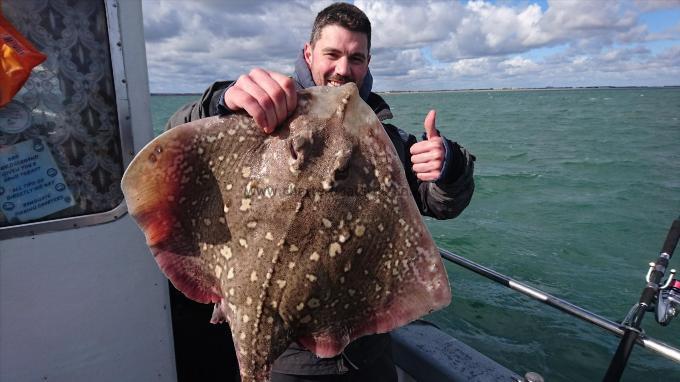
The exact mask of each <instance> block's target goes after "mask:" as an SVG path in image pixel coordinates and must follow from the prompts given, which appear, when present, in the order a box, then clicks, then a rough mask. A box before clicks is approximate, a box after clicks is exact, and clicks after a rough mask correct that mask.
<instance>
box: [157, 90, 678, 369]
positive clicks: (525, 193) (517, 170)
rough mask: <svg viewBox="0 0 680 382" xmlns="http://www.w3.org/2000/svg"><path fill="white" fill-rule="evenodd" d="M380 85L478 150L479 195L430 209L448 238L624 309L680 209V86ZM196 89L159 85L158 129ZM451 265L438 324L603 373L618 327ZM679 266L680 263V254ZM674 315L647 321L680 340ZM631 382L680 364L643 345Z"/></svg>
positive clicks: (527, 278)
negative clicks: (427, 88)
mask: <svg viewBox="0 0 680 382" xmlns="http://www.w3.org/2000/svg"><path fill="white" fill-rule="evenodd" d="M381 95H382V96H383V97H384V98H385V100H386V101H387V102H388V103H389V104H390V106H391V109H392V112H393V114H394V119H393V120H392V121H391V122H392V123H393V124H395V125H397V126H399V127H400V128H402V129H404V130H406V131H408V132H410V133H413V134H416V135H417V136H419V137H420V136H421V135H422V133H423V131H424V130H423V119H424V118H425V115H426V114H427V112H428V110H430V109H435V110H437V128H438V129H439V131H440V132H441V134H442V135H444V136H445V137H447V138H449V139H451V140H454V141H457V142H458V143H460V144H461V145H462V146H464V147H465V148H467V149H468V150H469V151H470V152H472V153H473V154H474V155H475V157H476V158H477V159H476V162H475V192H474V196H473V199H472V202H471V203H470V205H469V207H468V208H467V209H466V210H465V211H464V212H463V213H462V214H461V215H460V216H459V217H457V218H456V219H453V220H446V221H437V220H434V219H430V218H426V219H425V221H426V223H427V225H428V227H429V229H430V231H431V233H432V236H433V237H434V238H435V241H436V242H437V244H438V245H439V246H440V247H442V248H446V249H448V250H450V251H452V252H454V253H456V254H458V255H461V256H464V257H466V258H468V259H470V260H472V261H474V262H476V263H478V264H481V265H483V266H485V267H487V268H491V269H493V270H495V271H497V272H500V273H502V274H504V275H507V276H509V277H512V278H513V279H515V280H517V281H519V282H522V283H525V284H527V285H529V286H532V287H535V288H538V289H540V290H543V291H544V292H547V293H549V294H551V295H553V296H555V297H558V298H560V299H563V300H566V301H569V302H570V303H572V304H575V305H578V306H580V307H582V308H584V309H586V310H588V311H590V312H593V313H595V314H598V315H600V316H602V317H605V318H608V319H610V320H613V321H617V322H620V321H621V320H622V319H623V318H624V317H625V315H626V314H627V312H628V311H629V309H630V308H631V307H632V306H633V305H634V304H635V303H636V302H637V301H638V299H639V298H640V294H641V292H642V290H643V288H644V286H645V284H646V283H645V275H646V273H647V270H648V268H649V265H648V263H649V262H650V261H654V260H655V259H656V258H657V256H658V254H659V251H660V250H661V246H662V244H663V242H664V239H665V237H666V234H667V231H668V229H669V227H670V225H671V223H672V222H673V220H674V219H676V218H678V217H679V216H680V88H589V89H545V90H521V91H518V90H498V91H492V90H488V91H486V90H476V91H446V92H407V93H383V94H381ZM197 98H198V95H154V96H152V97H151V106H152V116H153V123H154V128H155V130H156V132H157V133H160V132H161V131H162V129H163V125H164V123H165V121H166V120H167V119H168V117H169V116H170V115H171V114H172V113H173V112H174V111H175V110H176V109H177V108H178V107H179V106H181V105H183V104H185V103H187V102H190V101H192V100H196V99H197ZM678 252H680V249H679V250H678ZM446 267H447V270H448V273H449V279H450V282H451V286H452V290H453V300H452V303H451V304H450V305H449V306H448V307H447V308H445V309H443V310H441V311H438V312H435V313H433V314H431V315H430V316H428V317H427V318H428V319H429V320H431V321H433V322H434V323H436V324H437V325H438V326H439V327H440V328H442V329H443V330H445V331H446V332H448V333H450V334H451V335H452V336H454V337H455V338H457V339H459V340H461V341H463V342H465V343H466V344H468V345H469V346H472V347H473V348H475V349H477V350H478V351H480V352H482V353H483V354H485V355H487V356H488V357H490V358H492V359H494V360H495V361H497V362H499V363H501V364H502V365H504V366H506V367H508V368H510V369H511V370H513V371H515V372H517V373H518V374H520V375H523V374H524V373H526V372H528V371H534V372H538V373H539V374H541V375H542V376H543V377H544V378H545V380H546V381H550V382H558V381H599V380H601V379H602V377H603V376H604V374H605V372H606V370H607V367H608V365H609V362H610V360H611V358H612V356H613V354H614V353H615V350H616V347H617V344H618V342H619V338H618V337H616V336H615V335H613V334H610V333H609V332H606V331H605V330H604V329H600V328H598V327H595V326H593V325H590V324H587V323H585V322H583V321H581V320H580V319H577V318H575V317H572V316H569V315H567V314H565V313H562V312H560V311H558V310H557V309H554V308H552V307H550V306H547V305H544V304H542V303H540V302H537V301H535V300H532V299H530V298H529V297H526V296H524V295H521V294H519V293H517V292H514V291H512V290H510V289H508V288H506V287H504V286H502V285H499V284H496V283H494V282H492V281H490V280H489V279H486V278H484V277H482V276H479V275H477V274H475V273H472V272H470V271H468V270H466V269H464V268H461V267H460V266H457V265H455V264H452V263H447V264H446ZM671 267H675V268H677V269H679V270H680V254H679V255H677V259H675V258H674V259H671ZM679 277H680V276H679ZM675 321H677V322H671V323H670V325H668V326H661V325H659V324H658V323H657V322H656V321H655V318H654V313H653V312H649V313H647V314H646V316H645V318H644V320H643V329H644V332H645V334H646V335H647V336H649V337H652V338H654V339H658V340H661V341H663V342H666V343H668V344H670V345H672V346H674V347H676V348H680V318H678V319H676V320H675ZM622 380H623V381H630V382H634V381H635V382H638V381H680V364H676V363H674V362H672V361H670V360H667V359H665V358H663V357H661V356H659V355H656V354H654V353H652V352H651V351H649V350H648V349H644V348H641V347H636V349H635V350H634V351H633V353H632V355H631V357H630V360H629V363H628V366H627V368H626V370H625V372H624V374H623V378H622Z"/></svg>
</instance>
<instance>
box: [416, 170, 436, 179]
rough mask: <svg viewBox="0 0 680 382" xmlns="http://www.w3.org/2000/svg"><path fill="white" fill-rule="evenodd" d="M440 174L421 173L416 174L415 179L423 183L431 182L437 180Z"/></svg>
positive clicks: (432, 172) (433, 172)
mask: <svg viewBox="0 0 680 382" xmlns="http://www.w3.org/2000/svg"><path fill="white" fill-rule="evenodd" d="M440 174H441V172H439V171H431V172H423V173H416V177H417V178H418V179H420V180H422V181H423V182H431V181H433V180H437V179H438V178H439V175H440Z"/></svg>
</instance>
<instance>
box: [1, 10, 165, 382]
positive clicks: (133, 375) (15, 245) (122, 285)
mask: <svg viewBox="0 0 680 382" xmlns="http://www.w3.org/2000/svg"><path fill="white" fill-rule="evenodd" d="M100 3H101V4H99V5H98V4H97V2H95V1H92V0H80V1H76V2H60V1H51V0H50V1H34V0H23V1H20V2H2V3H1V4H2V10H3V14H4V15H5V16H7V18H8V19H9V20H10V22H11V21H12V20H15V21H16V20H19V19H20V18H21V17H22V16H26V15H25V14H23V15H22V14H21V13H20V12H19V11H17V9H12V7H22V10H23V9H31V7H32V6H35V7H42V8H41V12H46V13H45V14H41V15H40V17H43V16H44V15H48V16H47V18H45V19H44V20H46V21H45V22H46V25H47V28H46V29H44V30H48V29H49V27H50V26H52V27H54V28H55V33H59V32H60V29H59V28H62V30H66V29H68V28H70V27H71V26H70V25H68V24H63V23H67V22H68V20H74V19H73V18H71V19H69V18H67V17H63V16H64V15H65V13H64V12H80V11H82V12H93V9H94V8H97V7H99V8H101V9H102V10H103V12H105V13H106V16H105V17H104V16H102V17H104V19H105V20H107V23H108V24H105V25H108V28H105V30H106V31H107V32H108V34H109V37H110V38H111V40H110V41H103V43H104V44H107V46H106V50H107V51H109V52H110V55H111V57H110V66H109V68H108V69H107V70H108V72H109V73H111V76H112V77H111V78H112V83H113V85H114V88H115V100H113V101H112V102H113V103H114V104H115V108H114V110H115V114H114V118H109V119H102V118H100V119H99V120H102V121H104V122H106V121H109V120H112V119H114V120H115V119H117V125H118V126H119V127H120V128H117V129H118V131H119V132H120V137H119V139H120V141H121V142H122V143H121V144H120V145H119V146H118V147H119V150H118V151H119V155H120V156H121V157H122V161H121V162H122V164H121V166H120V167H122V168H123V169H124V166H126V165H127V163H129V160H130V159H131V158H132V156H133V155H134V153H135V152H136V151H138V150H139V149H141V148H142V147H143V145H144V144H145V143H147V142H148V141H149V140H150V139H151V138H152V136H153V132H152V126H151V117H150V114H149V89H148V79H147V72H146V59H145V47H144V39H143V24H142V14H141V12H142V7H141V2H140V1H131V0H125V1H119V2H117V1H100ZM61 7H63V8H61ZM66 8H68V9H66ZM12 12H14V13H12ZM12 15H13V16H15V18H14V19H10V17H9V16H12ZM71 15H72V14H71ZM33 16H36V15H33ZM88 17H89V16H88ZM83 20H96V18H89V19H86V18H85V17H83V18H82V19H81V20H80V21H79V23H78V24H82V25H87V23H86V22H83ZM17 24H20V23H17ZM16 26H17V29H19V26H20V25H16ZM89 26H90V27H89V30H90V31H94V30H95V29H96V25H94V24H89ZM48 31H49V30H48ZM26 34H27V36H26V37H28V38H29V40H30V39H31V38H33V37H32V36H33V35H31V34H30V31H27V32H26ZM68 36H72V34H62V37H63V38H61V39H54V41H55V44H57V45H54V48H49V49H45V46H46V45H42V48H43V49H45V50H46V51H44V53H46V54H47V56H48V58H47V61H45V63H44V64H43V65H41V66H39V67H38V68H36V69H35V70H34V72H33V74H32V76H36V73H38V74H37V77H34V78H31V79H30V80H29V83H27V84H28V85H27V86H29V87H30V86H31V84H32V83H31V82H30V81H38V80H43V79H45V78H47V77H49V76H50V75H53V74H54V78H55V81H54V85H55V87H54V88H49V89H48V90H50V91H54V92H57V93H58V92H64V93H65V92H67V91H79V89H80V88H74V87H68V86H66V85H67V84H68V81H70V80H71V79H73V77H74V76H75V74H74V73H71V72H69V70H72V69H73V68H74V67H73V66H69V67H63V68H60V70H61V72H57V71H54V70H53V71H50V70H47V69H45V68H50V67H52V68H54V67H55V61H54V60H55V59H56V58H57V57H60V58H64V57H72V58H73V59H74V60H75V59H81V58H83V57H84V60H83V63H84V64H89V67H91V68H94V67H95V66H96V65H93V63H96V59H97V58H93V59H91V60H90V59H88V54H91V52H93V51H101V49H100V48H101V47H96V46H93V45H92V41H91V40H90V41H86V40H81V41H80V42H78V41H75V40H74V42H73V44H74V45H73V46H69V47H65V46H64V47H59V46H58V43H60V42H63V41H65V39H66V38H67V37H68ZM78 44H81V45H78ZM88 49H91V50H89V51H88ZM51 60H52V61H51ZM91 79H92V77H87V78H85V80H86V81H90V80H91ZM90 83H91V81H90ZM33 90H35V89H33V88H24V89H22V91H21V92H20V93H19V94H18V96H17V97H16V98H15V101H16V105H23V106H20V107H24V106H25V107H26V108H27V110H28V111H29V113H33V114H32V115H33V117H34V118H33V121H34V122H35V123H39V122H40V121H43V120H42V119H41V118H56V121H57V122H56V124H54V123H52V124H51V125H49V126H48V124H46V125H45V126H47V127H45V128H46V129H47V128H51V129H52V130H50V133H49V134H47V133H46V134H45V136H44V137H42V138H41V139H43V141H42V142H47V143H48V144H55V145H56V144H61V143H60V142H61V141H59V139H61V138H63V139H64V140H66V141H65V142H67V143H68V144H71V145H73V147H75V148H76V149H77V148H79V147H80V146H78V145H77V144H78V141H77V140H75V138H74V140H73V141H67V139H68V137H65V136H64V137H62V136H60V135H58V134H64V132H65V131H67V132H69V134H71V133H73V134H76V133H77V131H76V130H75V129H76V128H75V127H73V126H70V125H68V126H67V125H64V126H63V127H60V126H59V123H60V122H59V121H60V120H59V118H61V117H59V113H58V112H56V113H55V112H53V111H54V110H51V109H50V108H59V107H62V106H63V107H70V106H68V104H67V103H59V102H56V103H52V104H50V103H47V104H46V103H41V102H37V103H35V104H30V102H29V98H27V94H29V93H30V92H31V91H33ZM107 91H112V90H111V89H108V90H106V89H100V90H98V92H99V96H101V97H103V99H106V95H105V94H104V93H105V92H107ZM41 94H43V95H44V94H45V90H42V93H41ZM102 94H103V95H102ZM111 94H113V93H111ZM22 97H23V98H22ZM95 98H96V97H94V98H92V99H90V100H89V103H88V105H93V104H97V103H96V102H94V100H95ZM45 99H46V98H45ZM81 100H82V99H81ZM13 102H14V101H13ZM74 102H78V99H75V100H74ZM64 105H67V106H64ZM110 105H111V103H109V102H107V103H103V104H102V105H99V106H101V107H103V108H105V107H107V106H110ZM95 106H97V105H95ZM99 106H97V107H99ZM39 108H42V111H36V110H38V109H39ZM21 110H23V109H21ZM83 110H85V109H83ZM87 110H89V109H87ZM93 114H95V116H96V112H93ZM54 115H56V117H50V116H54ZM64 115H65V117H63V118H83V120H87V119H88V117H87V112H84V111H83V112H81V113H80V114H78V115H76V113H75V112H74V111H71V112H70V114H69V113H68V110H67V111H66V113H65V114H64ZM95 119H96V118H95ZM61 121H62V122H63V119H62V120H61ZM104 122H102V123H104ZM50 126H51V127H50ZM55 126H56V127H55ZM33 127H35V125H34V126H33ZM31 128H32V127H31V126H27V129H26V130H25V131H24V132H23V133H25V134H28V133H29V132H30V131H31V130H30V129H31ZM0 129H1V127H0ZM68 129H71V130H68ZM41 131H43V130H41ZM102 131H103V129H92V133H93V134H99V133H101V132H102ZM43 132H44V131H43ZM52 133H53V134H52ZM19 134H21V132H13V133H11V134H10V133H8V132H7V131H6V130H5V131H2V132H0V140H4V141H3V142H0V147H2V146H3V145H4V147H10V146H12V147H13V148H16V147H17V146H18V145H20V144H21V143H22V142H24V140H25V139H26V138H25V137H19ZM54 134H57V135H54ZM83 139H84V138H83ZM125 142H128V143H125ZM127 145H129V147H128V146H127ZM65 146H66V147H67V149H68V147H70V146H68V145H66V144H65ZM114 146H115V145H114ZM55 147H56V146H55ZM82 147H85V148H87V147H88V146H86V145H85V146H82ZM82 147H80V148H81V149H82ZM97 149H101V147H100V148H95V149H94V150H97ZM74 150H75V149H74ZM94 150H93V151H94ZM51 151H52V153H53V156H55V157H56V158H53V159H54V161H55V162H57V163H62V162H63V161H66V160H68V159H69V158H68V157H60V156H59V155H58V152H59V151H58V150H55V149H54V148H52V150H51ZM76 151H77V150H76ZM114 151H115V150H114ZM121 151H122V152H121ZM55 153H57V154H55ZM85 154H88V153H85ZM90 154H91V153H90ZM0 157H2V153H1V152H0ZM88 158H89V157H88ZM67 171H69V170H68V169H65V168H64V169H62V171H61V172H62V173H66V172H67ZM111 171H112V173H115V172H116V169H114V170H111ZM101 173H102V174H104V172H101ZM88 176H90V175H87V174H84V175H83V178H87V177H88ZM67 178H68V177H67ZM102 179H104V180H106V179H108V178H106V177H103V178H102ZM109 180H110V179H109ZM8 182H9V181H8ZM111 182H112V183H111V184H113V182H115V181H111ZM67 183H68V182H67ZM71 188H72V190H71V191H73V194H74V195H75V194H76V193H77V192H78V190H79V188H78V187H73V186H72V187H71ZM74 197H75V196H74ZM80 204H82V205H92V203H90V202H87V203H85V202H83V203H80ZM73 208H75V207H73ZM112 210H115V211H116V213H115V214H109V215H107V217H106V218H105V219H104V220H111V221H109V222H104V223H101V222H99V223H98V224H92V225H90V223H93V222H94V223H97V221H96V219H94V220H93V219H90V220H89V221H88V219H87V216H86V217H75V218H74V219H76V220H68V219H55V221H56V223H59V222H61V223H60V224H61V226H59V224H57V225H53V226H49V227H52V228H54V229H47V230H46V231H51V232H39V231H40V230H39V229H37V230H33V231H26V229H24V230H23V231H21V229H22V228H21V227H29V228H27V229H30V227H32V226H31V225H30V224H28V225H24V224H17V225H16V226H15V227H12V226H11V223H12V222H11V221H8V220H5V221H4V223H5V224H4V225H0V228H1V229H2V230H3V232H2V234H3V235H2V237H0V338H1V341H0V380H1V381H7V382H12V381H87V380H92V381H95V380H96V381H174V380H176V372H175V361H174V351H173V343H172V324H171V319H170V305H169V297H168V284H167V280H166V279H165V277H164V276H163V275H162V274H161V273H160V271H159V270H158V267H157V266H156V263H155V262H154V260H153V256H152V255H151V254H150V252H149V249H148V247H147V246H146V244H145V239H144V237H143V235H142V233H141V231H140V230H139V228H138V227H137V226H136V224H135V223H134V222H133V221H132V219H131V218H130V217H129V215H127V214H126V213H125V205H124V202H123V201H122V200H120V201H116V202H115V203H114V206H113V207H112ZM77 219H81V220H77ZM82 219H84V220H82ZM98 219H99V220H102V219H101V218H98ZM0 222H1V221H0ZM8 222H9V224H10V225H8ZM64 222H66V225H67V227H65V226H64ZM81 222H89V223H88V224H81ZM69 227H70V228H69ZM67 228H68V229H67ZM55 229H58V230H55ZM13 230H14V231H13ZM17 230H18V231H20V232H23V233H21V234H18V235H17V234H12V233H13V232H17ZM26 232H29V234H26Z"/></svg>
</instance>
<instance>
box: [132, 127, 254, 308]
mask: <svg viewBox="0 0 680 382" xmlns="http://www.w3.org/2000/svg"><path fill="white" fill-rule="evenodd" d="M256 131H257V130H256V129H254V128H253V126H252V120H251V119H250V118H246V117H243V116H239V115H236V116H230V117H227V118H218V117H213V118H206V119H202V120H198V121H195V122H191V123H188V124H185V125H182V126H178V127H176V128H174V129H171V130H169V131H167V132H165V133H163V134H162V135H160V136H158V137H156V138H155V139H154V140H153V141H151V142H150V143H149V144H148V145H147V146H146V147H145V148H144V149H143V150H142V151H141V152H140V153H139V154H138V155H137V156H136V157H135V159H134V160H133V161H132V163H131V164H130V166H129V167H128V169H127V170H126V172H125V174H124V176H123V180H122V188H123V193H124V195H125V200H126V202H127V206H128V210H129V212H130V214H131V215H132V216H133V217H134V218H135V220H136V221H137V224H138V225H139V226H140V228H141V229H142V231H143V232H144V234H145V236H146V241H147V244H148V245H149V247H150V248H151V250H152V253H153V255H154V257H155V259H156V261H157V263H158V265H159V267H160V268H161V270H162V271H163V272H164V273H165V275H166V276H167V277H168V279H170V281H171V282H172V283H173V284H174V285H175V287H177V289H178V290H180V291H181V292H182V293H184V294H185V295H186V296H187V297H189V298H191V299H193V300H195V301H198V302H203V303H210V302H215V303H216V302H219V301H220V300H221V299H222V291H221V288H220V287H221V286H220V281H219V279H220V273H221V272H220V271H219V269H220V268H219V267H220V264H219V263H215V261H214V260H215V259H214V258H213V257H212V256H205V255H203V256H202V254H203V252H204V250H205V249H207V248H208V246H215V245H220V244H224V243H227V242H229V241H230V240H231V232H230V230H229V228H228V227H227V225H226V220H225V215H226V212H225V209H227V208H228V205H227V204H228V203H226V201H225V200H224V198H223V195H222V190H221V189H220V187H221V186H220V184H219V180H218V178H217V177H216V176H217V174H215V172H217V171H221V172H222V176H226V177H229V176H232V175H231V174H228V173H229V172H234V171H237V166H234V165H232V166H230V165H229V162H230V161H232V162H235V161H237V160H239V158H238V155H239V154H241V155H243V153H245V152H247V151H249V150H252V149H253V147H254V146H255V143H254V140H245V141H243V140H242V141H241V142H239V138H237V137H242V136H243V135H241V134H242V133H246V132H247V133H249V134H251V135H252V134H253V132H256ZM221 153H224V154H221ZM218 166H219V167H218ZM224 172H227V174H224ZM216 267H217V268H216Z"/></svg>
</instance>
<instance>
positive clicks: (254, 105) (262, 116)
mask: <svg viewBox="0 0 680 382" xmlns="http://www.w3.org/2000/svg"><path fill="white" fill-rule="evenodd" d="M228 92H231V94H232V96H231V99H234V100H237V101H236V102H235V104H237V105H238V108H239V109H242V110H244V111H245V112H246V113H248V115H249V116H251V117H253V119H254V120H255V123H257V125H258V126H260V127H261V128H262V129H263V130H265V132H266V131H267V130H266V128H267V116H266V113H265V112H264V110H262V107H261V106H260V104H259V103H258V102H257V100H256V99H255V98H253V97H252V96H250V95H249V94H247V93H246V92H244V91H243V90H241V89H239V88H237V87H236V86H233V87H231V88H230V89H229V90H228Z"/></svg>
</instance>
